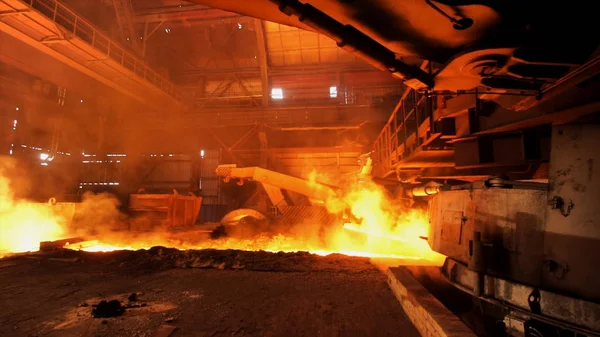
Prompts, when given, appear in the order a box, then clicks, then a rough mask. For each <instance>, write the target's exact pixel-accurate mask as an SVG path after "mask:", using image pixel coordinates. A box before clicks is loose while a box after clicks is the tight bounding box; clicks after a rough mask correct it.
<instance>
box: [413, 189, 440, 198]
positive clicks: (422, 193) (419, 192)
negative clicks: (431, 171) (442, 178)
mask: <svg viewBox="0 0 600 337" xmlns="http://www.w3.org/2000/svg"><path fill="white" fill-rule="evenodd" d="M439 191H440V187H439V186H417V187H413V188H412V189H410V191H409V194H410V195H412V196H413V197H428V196H430V195H434V194H437V193H438V192H439Z"/></svg>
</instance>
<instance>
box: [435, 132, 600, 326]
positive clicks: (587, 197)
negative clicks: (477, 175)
mask: <svg viewBox="0 0 600 337" xmlns="http://www.w3.org/2000/svg"><path fill="white" fill-rule="evenodd" d="M599 130H600V125H598V124H571V125H559V126H555V127H553V128H552V148H551V153H550V171H549V180H548V181H547V182H528V181H509V180H505V179H502V178H498V177H494V178H490V179H487V180H485V181H477V182H474V183H468V184H463V185H455V186H441V187H439V188H437V189H436V191H433V190H431V189H430V190H429V192H430V194H432V195H433V197H432V198H431V201H430V222H431V233H430V235H429V237H428V241H429V244H430V246H431V247H432V248H433V250H435V251H438V252H440V253H442V254H444V255H446V256H447V257H448V258H447V260H446V263H445V264H444V266H443V273H444V274H445V276H446V277H447V278H448V280H449V281H450V282H451V283H452V284H453V285H455V286H456V287H458V288H460V289H461V290H464V291H466V292H468V293H470V294H472V295H473V296H476V297H478V298H481V299H483V300H485V301H488V302H490V303H493V304H497V305H499V306H502V307H505V308H506V309H507V316H506V318H505V323H506V326H507V328H508V329H509V331H510V333H511V334H512V335H515V336H534V335H536V334H534V333H533V331H538V332H539V333H541V335H542V336H564V335H566V336H573V335H575V334H577V335H586V336H591V335H597V334H598V333H600V304H598V303H599V302H600V290H599V288H598V280H600V271H599V270H598V268H597V267H598V266H599V265H600V254H598V252H599V250H598V244H599V243H600V226H598V222H599V219H600V212H599V209H598V207H597V205H598V200H599V198H600V184H599V182H598V179H597V176H598V174H600V171H599V170H598V167H597V165H595V163H597V162H598V160H600V152H599V151H598V150H597V148H596V147H597V144H598V142H599V141H600V136H599V133H598V131H599ZM538 335H539V334H538ZM536 336H537V335H536Z"/></svg>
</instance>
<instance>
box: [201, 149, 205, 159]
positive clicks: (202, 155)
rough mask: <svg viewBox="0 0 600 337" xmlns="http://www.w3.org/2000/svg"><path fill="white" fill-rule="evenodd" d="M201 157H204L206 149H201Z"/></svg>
mask: <svg viewBox="0 0 600 337" xmlns="http://www.w3.org/2000/svg"><path fill="white" fill-rule="evenodd" d="M200 157H202V158H204V150H200Z"/></svg>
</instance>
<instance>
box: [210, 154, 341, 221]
mask: <svg viewBox="0 0 600 337" xmlns="http://www.w3.org/2000/svg"><path fill="white" fill-rule="evenodd" d="M216 173H217V175H219V176H221V177H223V179H224V180H225V182H229V181H231V180H237V184H238V185H239V186H241V185H243V184H244V183H245V182H246V181H254V182H257V183H259V184H260V188H261V189H262V191H264V194H262V193H258V194H257V195H258V197H257V198H258V199H266V200H253V198H251V199H250V200H248V201H247V202H246V203H245V205H246V206H247V207H245V208H242V209H237V210H234V211H232V212H230V213H228V214H226V215H225V216H224V217H223V219H222V220H221V223H222V224H223V225H232V224H237V223H239V222H240V221H241V220H243V219H246V218H252V219H253V221H267V220H268V221H276V222H281V223H285V224H288V225H289V224H298V223H300V222H311V223H316V224H323V225H327V224H331V223H332V222H333V221H335V220H336V216H335V215H332V214H330V213H329V212H328V211H327V208H326V207H325V206H324V202H325V201H326V200H327V199H328V198H331V197H333V196H335V194H336V190H337V189H338V188H337V187H333V186H328V185H325V184H322V183H319V182H316V181H309V180H305V179H301V178H297V177H293V176H289V175H286V174H283V173H279V172H275V171H272V170H267V169H264V168H261V167H236V165H219V166H218V167H217V169H216ZM261 195H264V196H265V197H266V198H261V197H260V196H261ZM267 200H268V206H267V207H268V210H270V211H268V210H267V211H266V209H265V207H264V206H262V207H261V206H260V204H261V203H262V204H264V202H266V201H267Z"/></svg>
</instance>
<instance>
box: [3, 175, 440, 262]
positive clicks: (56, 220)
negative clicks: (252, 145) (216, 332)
mask: <svg viewBox="0 0 600 337" xmlns="http://www.w3.org/2000/svg"><path fill="white" fill-rule="evenodd" d="M0 178H1V179H0V183H1V184H2V185H1V186H0V187H2V188H1V192H2V194H0V198H1V199H0V253H1V252H5V253H6V252H25V251H36V250H38V249H39V243H40V242H41V241H54V240H59V239H65V238H68V237H73V236H83V237H85V238H86V239H87V241H82V242H73V243H67V244H65V246H64V248H68V249H74V250H83V251H88V252H109V251H115V250H138V249H149V248H151V247H153V246H165V247H171V248H177V249H181V250H185V249H209V248H210V249H239V250H249V251H258V250H262V251H268V252H280V251H281V252H299V251H307V252H310V253H313V254H317V255H330V254H344V255H348V256H362V257H369V258H388V259H402V260H404V261H411V260H412V261H418V263H419V264H433V265H441V263H442V262H443V260H444V256H443V255H440V254H438V253H435V252H433V251H432V250H431V249H430V247H429V246H428V244H427V242H426V241H425V240H423V239H421V237H423V236H427V235H428V222H427V217H426V214H425V212H423V211H420V210H412V209H405V208H403V207H401V206H400V205H398V204H397V203H396V202H395V201H394V200H393V199H391V198H389V197H388V194H387V193H386V191H385V190H384V189H383V188H382V187H380V186H378V185H377V184H375V183H373V182H371V181H370V180H369V179H361V181H360V182H357V183H354V184H351V186H350V187H348V188H346V189H345V190H344V191H338V193H337V194H331V193H328V194H327V200H324V203H323V204H324V206H325V207H326V208H327V210H328V211H329V212H330V213H332V214H343V213H346V214H349V215H351V217H350V218H351V219H355V221H348V220H346V221H345V223H344V221H342V222H340V223H339V226H329V227H327V229H326V233H323V231H322V228H321V224H319V223H311V222H310V219H307V221H306V223H304V224H302V225H300V226H298V227H297V228H293V229H286V230H283V231H281V233H279V234H275V235H272V234H271V235H266V234H264V235H259V236H254V237H247V238H240V237H225V238H221V239H215V240H212V239H209V238H208V237H209V235H208V233H209V231H205V232H204V233H198V231H196V232H195V233H197V234H198V235H192V234H189V235H188V234H184V235H183V238H182V236H181V235H180V236H177V235H176V234H175V233H173V232H169V231H155V232H144V233H137V232H131V231H124V230H115V228H114V226H113V227H110V226H106V228H104V229H102V226H98V224H92V223H88V224H85V223H84V224H78V226H77V227H78V231H77V232H72V231H71V230H69V229H68V228H67V226H65V221H64V219H61V218H60V217H58V216H56V214H53V212H52V209H51V207H50V206H48V205H45V204H39V203H32V202H27V201H17V200H14V198H13V194H11V193H10V188H9V187H10V186H9V182H8V179H6V178H5V177H3V176H1V177H0ZM317 178H319V176H318V174H317V173H316V172H313V173H311V174H310V176H309V184H314V185H315V186H316V181H317ZM319 180H321V179H320V178H319ZM80 209H82V210H84V211H85V212H88V213H89V214H88V218H89V219H92V218H93V219H101V221H102V223H103V224H108V223H111V224H113V225H114V224H117V225H118V224H119V222H120V221H121V220H120V219H117V218H116V217H117V216H119V214H118V212H116V204H115V203H114V202H112V201H111V200H107V199H106V198H105V197H104V196H101V195H97V196H93V197H91V198H90V199H89V203H87V204H85V205H83V207H80ZM83 218H86V217H85V216H84V217H83ZM89 221H91V220H89ZM86 225H87V226H88V227H90V232H89V233H84V234H83V235H81V234H82V228H80V227H82V226H86ZM109 227H110V228H109ZM92 229H93V230H92ZM92 232H94V233H93V235H92V234H91V233H92ZM0 255H1V254H0ZM415 263H416V262H415Z"/></svg>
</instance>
